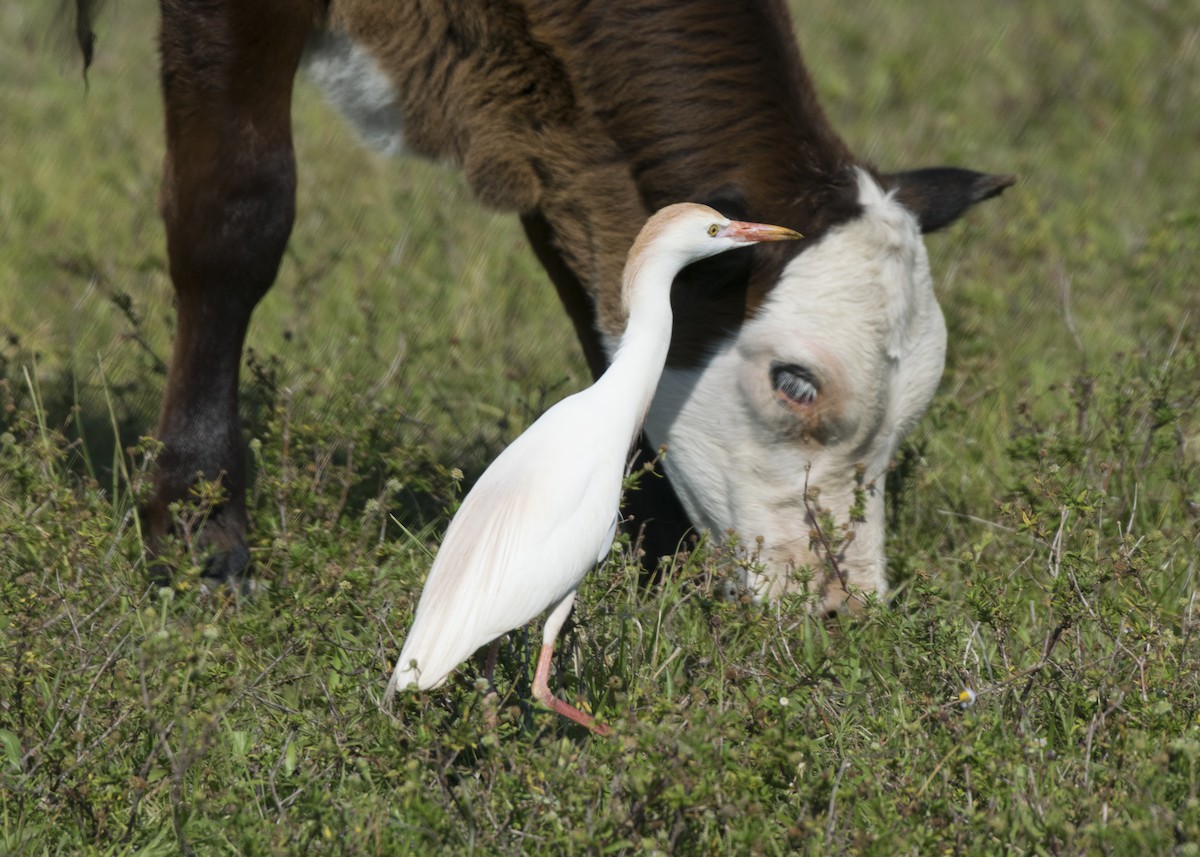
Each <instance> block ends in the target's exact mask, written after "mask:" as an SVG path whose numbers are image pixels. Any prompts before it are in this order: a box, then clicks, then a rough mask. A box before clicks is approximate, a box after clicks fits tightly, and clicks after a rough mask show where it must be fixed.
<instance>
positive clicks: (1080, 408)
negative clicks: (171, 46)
mask: <svg viewBox="0 0 1200 857" xmlns="http://www.w3.org/2000/svg"><path fill="white" fill-rule="evenodd" d="M55 5H56V4H53V3H49V4H42V3H34V2H32V0H18V2H15V3H12V2H10V3H8V4H6V5H5V6H4V7H3V8H2V9H0V45H2V47H0V334H2V339H0V853H4V854H28V855H59V854H61V855H75V854H84V853H88V854H100V855H103V854H144V855H155V854H176V853H179V852H180V851H181V850H187V849H192V850H194V852H195V853H197V854H360V853H362V854H367V853H370V854H405V853H452V854H467V853H479V854H493V853H505V854H508V853H544V854H559V853H566V854H623V853H624V854H643V853H645V854H653V853H662V854H674V853H678V854H696V855H702V854H703V855H706V854H718V853H731V854H736V853H764V854H782V853H786V852H791V851H797V852H801V853H811V854H828V853H839V852H841V853H851V852H864V853H878V854H932V853H1018V854H1026V853H1042V854H1085V853H1087V854H1091V853H1111V854H1129V853H1138V854H1195V853H1200V847H1198V843H1200V680H1198V678H1197V663H1198V662H1200V624H1198V623H1200V618H1198V617H1197V614H1196V609H1197V604H1196V598H1195V590H1196V588H1197V587H1196V580H1195V575H1196V570H1197V569H1196V563H1197V557H1198V556H1200V410H1198V408H1200V404H1198V399H1200V342H1198V337H1197V322H1198V321H1200V288H1197V286H1198V284H1197V271H1198V270H1200V238H1198V234H1200V195H1197V193H1196V187H1197V185H1196V177H1197V176H1200V149H1198V147H1197V145H1196V141H1197V140H1200V110H1198V109H1197V107H1196V105H1197V104H1200V29H1198V24H1197V22H1198V21H1200V15H1198V14H1197V7H1196V5H1195V3H1194V2H1192V0H1186V2H1179V3H1160V2H1151V1H1150V0H1145V2H1141V0H1139V2H1117V0H1082V2H1079V3H1075V4H1069V5H1061V6H1048V5H1046V4H1036V3H1028V2H1017V3H1006V4H974V5H973V6H972V7H971V8H970V9H969V10H968V9H967V8H965V7H964V6H962V5H961V4H955V3H951V2H948V0H933V2H932V3H926V4H922V5H920V6H919V7H912V8H909V9H907V10H901V9H898V8H894V7H893V6H892V5H888V4H874V5H871V6H870V9H869V13H868V12H867V10H865V9H864V8H862V7H860V6H858V5H853V6H852V5H851V4H844V3H839V2H833V0H819V2H814V3H806V4H805V9H804V14H803V17H802V18H800V20H802V22H803V24H802V30H801V36H802V46H803V48H804V50H805V53H806V57H807V60H808V62H809V64H810V67H811V69H812V72H813V74H814V77H815V79H816V82H817V85H818V87H819V89H820V90H821V92H822V94H823V96H824V98H825V101H826V105H827V108H828V110H829V112H830V115H831V118H832V119H833V121H834V122H835V124H836V125H837V126H838V128H839V129H841V130H842V132H843V133H844V134H845V135H846V137H847V139H848V140H849V142H850V143H851V145H852V146H853V147H854V148H856V149H857V150H859V151H862V152H864V153H866V154H868V155H869V156H870V157H872V158H874V159H876V160H878V161H879V162H881V163H883V164H886V165H889V166H918V165H926V164H932V163H939V162H952V163H960V164H965V165H970V166H974V167H976V168H980V169H989V170H994V171H1013V172H1017V173H1019V174H1020V175H1021V177H1022V181H1021V184H1020V185H1018V186H1017V187H1016V188H1014V189H1013V190H1011V191H1009V193H1008V194H1006V195H1005V196H1004V197H1003V198H1002V199H1000V200H999V201H996V202H992V203H989V204H988V205H986V206H985V207H983V208H981V209H979V210H978V211H976V212H973V213H972V214H970V215H969V216H968V217H967V218H966V219H965V221H964V222H962V223H960V224H958V225H956V226H954V227H953V228H951V229H950V230H949V231H948V232H947V233H946V234H944V235H937V236H931V237H930V239H929V242H928V243H929V247H930V252H931V255H932V262H933V266H934V271H935V277H936V280H937V283H938V289H939V294H940V297H941V300H942V303H943V307H944V309H945V312H946V316H947V321H948V324H949V327H950V331H951V333H950V354H949V362H948V366H947V370H946V377H945V379H944V381H943V384H942V387H941V394H940V395H939V397H938V399H937V400H936V401H935V403H934V406H933V408H932V410H931V413H930V415H929V416H928V417H927V418H926V419H925V420H924V422H923V423H922V424H921V426H920V428H919V429H918V431H917V433H916V434H915V435H914V436H913V437H912V438H911V439H910V440H909V442H908V443H906V445H905V447H904V450H903V454H902V455H901V456H899V457H898V460H897V469H896V473H894V474H893V478H892V479H891V481H890V483H889V489H890V490H891V491H892V493H893V497H892V500H893V506H892V508H891V509H890V511H889V518H890V526H891V534H890V539H891V542H890V563H891V566H892V578H893V580H894V581H895V583H896V586H897V592H896V596H895V598H894V600H893V601H892V602H891V603H890V604H888V605H878V604H876V605H871V606H870V607H868V609H866V610H865V611H864V612H863V614H862V615H859V616H855V617H840V618H837V619H834V620H831V621H823V620H818V619H815V618H813V617H810V616H808V615H807V614H806V612H805V609H804V605H803V604H802V603H800V602H799V601H798V600H793V601H785V602H783V603H781V604H776V605H771V606H767V607H758V606H753V605H748V604H740V603H730V602H728V601H725V600H722V599H721V598H720V597H718V595H717V593H718V591H719V565H718V562H717V557H715V556H713V555H712V553H713V552H710V551H709V550H708V549H706V548H703V547H702V548H701V549H700V550H698V551H696V552H695V553H693V554H692V555H691V556H690V557H689V558H688V559H687V561H686V563H685V564H684V565H683V567H682V568H680V569H679V570H678V573H677V574H676V575H675V576H674V577H673V578H672V580H671V581H670V582H668V583H665V584H663V585H662V586H661V587H655V588H650V589H639V587H638V586H637V583H636V577H637V575H636V572H635V570H634V567H633V565H632V564H631V563H630V561H629V560H628V558H627V556H626V555H625V554H622V555H620V556H619V557H616V558H614V561H612V562H611V563H609V564H608V565H607V566H605V567H604V568H603V569H602V570H600V571H598V572H597V573H596V574H594V575H593V576H592V577H591V578H589V580H588V582H587V583H586V584H585V586H584V589H583V590H582V593H581V597H580V602H579V605H578V607H577V612H576V620H577V622H576V624H574V625H573V627H572V628H571V629H570V630H569V631H568V633H567V634H566V635H565V636H564V639H563V640H562V641H561V643H562V646H561V649H560V651H561V653H562V657H561V658H560V671H559V674H558V678H557V683H558V686H559V689H560V692H562V693H563V694H564V695H565V696H567V697H568V698H577V699H580V700H583V701H584V702H585V703H587V704H590V705H592V706H593V708H594V709H595V710H596V711H597V713H598V714H599V715H600V717H601V718H602V719H604V720H605V721H607V722H609V723H610V724H612V726H613V727H614V731H615V733H616V735H617V737H616V738H615V739H613V740H601V739H595V738H592V737H591V736H589V735H587V734H584V733H582V732H581V731H580V730H578V729H576V728H574V727H569V726H567V725H566V724H565V723H563V722H560V721H559V720H558V719H556V718H555V717H553V716H552V715H550V714H548V713H547V712H545V711H543V710H540V709H538V708H534V707H530V706H529V705H527V704H526V703H525V702H524V701H523V700H524V698H525V694H526V693H527V688H528V682H529V679H530V674H531V669H532V664H531V663H530V657H531V654H532V653H533V651H534V649H535V647H536V644H537V634H536V633H535V634H533V635H525V634H523V633H516V634H513V635H511V636H510V637H509V638H508V640H507V643H506V644H505V647H504V650H503V653H502V657H501V666H500V669H499V675H498V684H499V687H500V691H501V697H500V699H499V700H498V701H497V700H495V699H494V698H493V699H489V698H488V697H486V696H485V695H484V694H483V693H481V692H480V690H479V688H478V686H477V684H476V677H477V675H478V671H477V667H475V666H468V667H465V668H464V669H463V670H461V671H460V673H459V674H458V678H456V679H454V680H452V681H451V683H450V685H449V686H448V687H447V688H444V689H441V690H439V691H436V692H432V693H428V694H418V695H411V696H406V697H405V698H404V699H403V700H402V702H401V704H400V705H399V706H398V709H397V712H396V717H395V718H394V719H393V718H389V717H388V716H386V715H384V714H383V713H381V712H380V711H379V710H378V708H377V703H378V699H379V696H380V694H381V692H382V689H383V686H384V682H385V680H386V675H387V672H388V670H389V669H390V667H391V661H392V659H393V658H394V657H395V656H396V654H397V653H398V651H399V642H400V638H401V637H402V636H403V633H404V631H405V629H406V626H407V622H408V620H409V617H410V616H411V611H412V608H413V605H414V603H415V599H416V597H417V595H418V593H419V591H420V584H421V581H422V578H423V575H424V573H425V571H426V570H427V568H428V564H429V558H430V554H431V551H433V550H434V549H435V547H436V543H437V539H438V535H439V533H440V532H441V530H442V529H443V527H444V525H445V521H446V518H447V515H448V513H449V512H450V511H451V510H452V509H453V505H454V503H455V502H456V500H457V498H458V497H459V496H460V493H461V487H460V481H461V479H462V473H465V474H466V479H468V480H469V479H470V478H471V476H472V475H473V474H476V473H478V472H479V470H480V469H481V468H482V467H483V466H484V465H485V464H486V462H487V461H488V460H489V459H490V458H491V457H492V456H493V455H494V454H495V453H496V452H497V450H499V449H500V448H502V446H503V445H504V444H505V443H506V442H508V441H509V440H511V439H512V438H513V437H514V436H515V435H516V434H517V432H519V431H520V429H521V428H522V427H523V426H524V425H526V424H527V423H528V422H529V421H530V419H531V418H533V417H534V416H535V415H536V414H537V413H539V412H540V411H541V410H542V409H544V408H545V407H546V406H547V405H548V404H549V403H550V402H552V401H553V400H554V399H556V398H557V397H559V396H561V395H563V394H565V393H566V392H568V391H569V390H571V389H575V388H577V387H579V386H581V385H582V384H583V383H585V378H586V373H585V370H584V367H583V362H582V358H581V356H580V353H579V350H578V347H577V346H576V345H575V343H574V341H573V336H572V333H571V330H570V326H569V324H568V323H567V321H566V318H565V316H564V315H563V314H562V313H561V311H560V310H559V309H558V306H557V304H556V299H555V297H554V293H553V289H552V288H551V286H550V285H549V283H548V282H547V281H546V279H545V278H544V276H543V275H542V274H541V272H540V270H539V269H538V267H537V265H536V263H535V261H534V260H533V258H532V256H531V254H530V253H529V251H528V250H527V249H526V248H525V247H524V246H523V239H522V237H521V234H520V228H519V226H518V224H517V223H516V222H515V220H514V219H512V218H510V217H504V216H497V215H491V214H488V213H486V212H484V211H482V210H480V209H479V208H478V206H476V205H475V204H474V203H472V202H471V201H470V198H469V194H468V192H467V191H466V190H465V187H464V185H463V182H462V180H461V177H460V176H459V175H458V174H456V173H454V172H452V171H448V170H444V169H441V168H438V167H434V166H431V165H428V164H423V163H415V162H410V161H403V162H388V161H384V160H381V159H379V158H377V157H375V156H373V155H371V154H369V153H366V152H364V151H363V150H362V149H361V148H359V147H358V146H357V145H355V144H354V142H353V141H352V139H351V136H350V133H349V131H348V130H347V129H346V128H345V126H344V125H343V124H342V123H341V122H340V120H338V119H337V118H335V117H334V116H333V114H332V113H331V112H330V111H329V110H328V109H327V108H326V107H325V106H324V105H323V104H322V103H320V101H319V99H318V98H317V96H316V95H315V93H314V92H313V91H312V90H311V89H310V88H309V87H307V86H305V85H301V86H300V87H299V90H298V94H297V123H296V124H297V145H298V150H299V159H300V169H301V181H302V186H301V192H300V209H299V210H300V213H299V217H298V222H297V225H296V230H295V234H294V237H293V240H292V244H291V249H290V250H289V252H288V255H287V257H286V259H285V261H284V265H283V270H282V271H281V274H280V279H279V283H278V285H277V287H276V289H275V290H274V291H273V293H272V294H271V296H270V297H269V298H268V299H267V300H266V302H265V303H264V305H263V306H262V308H261V310H260V311H259V314H258V315H257V317H256V321H255V329H254V331H253V335H252V340H253V353H252V354H251V355H250V356H248V359H247V369H246V372H245V377H246V388H247V395H246V403H245V404H246V407H245V421H246V432H247V437H248V438H250V439H251V455H252V456H253V459H254V462H255V467H256V477H255V481H254V486H253V489H252V495H251V506H252V516H253V544H252V549H253V554H254V559H255V564H256V568H257V570H258V575H259V579H260V580H261V581H262V582H263V584H264V585H263V587H262V588H261V589H260V591H259V592H258V594H257V595H256V597H254V598H253V599H252V600H250V601H248V602H243V603H237V602H235V601H233V600H231V599H230V598H228V597H227V596H224V595H218V596H215V597H214V596H204V595H202V594H201V593H200V592H199V585H198V583H199V579H198V574H199V566H198V563H199V560H198V558H197V557H193V556H191V555H190V554H189V552H188V549H187V546H186V543H181V544H180V545H179V547H178V554H177V556H176V557H175V559H176V561H177V563H178V566H179V568H180V569H181V572H180V575H179V577H178V579H176V580H175V581H174V582H173V584H172V586H171V587H169V588H164V589H162V590H158V589H153V588H151V587H150V586H149V584H148V582H147V581H148V576H147V570H146V567H145V563H144V560H143V558H142V552H141V545H140V540H139V533H138V529H137V526H138V525H137V519H136V516H135V514H134V509H135V508H136V505H137V502H138V498H139V497H140V496H142V494H143V493H144V492H145V491H146V490H147V474H148V467H149V461H150V460H151V459H152V457H153V453H154V444H153V443H152V442H150V441H146V440H141V439H140V438H142V436H144V435H146V434H149V433H150V432H151V431H152V429H153V421H154V410H155V408H156V406H157V400H158V397H159V395H160V393H161V389H162V384H163V376H162V364H163V361H164V360H165V359H166V358H167V355H168V353H169V343H170V330H171V324H172V321H171V319H172V310H171V303H170V286H169V283H168V281H167V278H166V274H165V258H164V252H165V251H164V248H163V238H162V229H161V226H160V225H159V223H158V221H157V218H156V215H155V195H156V185H157V177H158V170H159V162H160V159H161V146H162V142H161V135H160V131H159V123H160V114H159V109H160V108H159V106H158V101H157V83H156V66H155V57H154V40H153V28H154V14H155V13H154V9H153V8H152V6H151V4H147V3H142V2H128V0H127V2H122V3H112V4H109V8H108V9H107V10H106V13H105V16H104V17H103V18H102V20H101V27H100V42H99V54H98V62H97V65H96V66H95V68H94V70H93V71H92V73H91V80H90V90H89V91H87V92H86V94H85V90H84V87H83V84H82V81H81V80H80V78H79V75H78V73H77V61H76V58H75V56H74V54H73V53H71V51H70V49H69V48H68V47H67V45H66V40H65V37H64V39H63V41H62V43H61V44H60V43H58V42H56V38H57V35H56V31H55V30H54V29H53V28H52V26H51V21H50V18H49V14H50V11H51V7H54V6H55ZM42 6H46V7H48V8H47V9H45V10H43V9H42V8H41V7H42ZM285 439H286V442H285ZM212 499H213V498H212V497H211V496H203V495H201V496H198V497H197V503H196V506H195V508H193V509H187V510H183V511H182V515H183V517H184V523H185V525H188V526H191V525H194V524H196V523H198V522H199V520H200V519H202V516H203V513H204V509H205V505H206V504H207V503H211V501H212ZM625 553H627V546H626V551H625ZM493 722H494V723H497V724H498V726H496V727H495V728H493V726H492V725H491V724H492V723H493Z"/></svg>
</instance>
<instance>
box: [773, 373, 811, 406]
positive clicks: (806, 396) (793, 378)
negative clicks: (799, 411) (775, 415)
mask: <svg viewBox="0 0 1200 857" xmlns="http://www.w3.org/2000/svg"><path fill="white" fill-rule="evenodd" d="M771 389H773V390H774V391H775V395H776V396H778V397H779V399H780V401H781V402H782V403H784V404H793V405H811V404H812V403H813V402H815V401H816V400H817V395H818V394H819V393H820V392H821V387H820V385H819V384H818V383H817V379H816V377H815V376H814V375H813V373H812V372H810V371H808V370H807V369H805V368H804V367H803V366H797V365H796V364H794V363H776V364H775V365H773V366H772V367H771Z"/></svg>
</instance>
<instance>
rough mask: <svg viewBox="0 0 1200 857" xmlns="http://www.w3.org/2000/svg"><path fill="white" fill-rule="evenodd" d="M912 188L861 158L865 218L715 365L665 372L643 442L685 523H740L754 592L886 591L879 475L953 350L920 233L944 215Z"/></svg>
mask: <svg viewBox="0 0 1200 857" xmlns="http://www.w3.org/2000/svg"><path fill="white" fill-rule="evenodd" d="M1009 181H1011V180H1007V181H1005V182H1004V183H1003V184H1002V185H1000V186H999V187H997V188H996V189H995V190H994V191H993V192H999V190H1000V189H1002V187H1003V186H1006V185H1007V183H1009ZM905 193H908V194H909V196H910V198H912V199H918V196H917V195H914V192H913V191H908V190H906V189H904V188H899V189H897V190H895V191H893V192H885V191H884V190H883V188H882V187H881V186H880V185H879V184H878V183H877V182H876V180H875V179H873V178H872V177H871V176H870V175H868V174H867V173H866V172H865V171H862V170H858V171H857V196H858V213H857V215H856V216H854V217H851V218H849V219H847V220H845V221H843V222H841V223H840V224H838V225H836V226H833V227H832V228H830V229H829V230H828V231H826V232H825V233H824V234H823V235H822V236H821V237H820V238H819V239H818V240H817V241H816V242H815V243H813V244H812V245H811V246H809V247H808V248H806V249H805V250H804V252H801V253H799V254H798V255H796V256H794V258H792V259H791V260H790V261H788V262H787V264H786V265H785V266H784V268H783V270H782V275H781V276H780V278H779V280H778V282H777V283H776V284H775V285H774V287H773V288H772V289H771V291H770V293H769V295H768V296H767V297H766V299H765V300H764V302H763V303H762V304H761V306H759V308H758V309H757V311H756V312H755V313H754V315H753V317H751V318H749V319H748V320H747V321H746V322H745V323H744V324H742V325H741V326H740V327H739V328H738V329H737V330H736V331H735V332H733V333H731V334H730V335H729V336H727V337H726V338H725V339H724V340H723V341H722V342H721V343H720V344H719V345H718V346H717V347H716V348H715V349H714V350H713V351H712V352H711V356H710V357H709V358H708V359H707V360H706V361H704V362H702V363H700V364H698V365H694V366H689V367H687V368H679V367H668V369H667V371H666V372H665V374H664V375H663V378H662V381H661V382H660V385H659V388H658V393H657V396H656V398H655V400H654V404H653V406H652V408H651V412H650V415H649V418H648V420H647V423H646V431H647V433H648V435H649V438H650V440H651V442H652V443H653V444H654V445H656V446H657V445H661V444H665V445H666V446H667V449H668V453H667V457H666V471H667V474H668V475H669V476H670V478H671V483H672V485H673V486H674V488H675V491H676V493H677V495H678V496H679V498H680V500H681V501H682V502H683V505H684V507H685V508H686V510H687V512H688V514H689V516H690V518H691V520H692V522H693V523H694V524H695V525H696V526H697V527H699V528H702V529H708V530H710V531H711V532H712V533H714V534H716V535H718V536H722V535H723V534H725V533H727V532H728V531H736V533H737V534H738V539H739V544H740V545H741V550H742V551H744V552H745V555H744V557H743V558H744V560H745V562H744V563H742V567H743V568H744V569H745V572H744V577H745V583H746V584H747V585H748V586H749V588H750V589H751V590H752V591H753V592H754V593H755V595H756V596H757V597H774V596H778V595H780V594H782V593H784V592H789V591H795V590H797V589H798V588H801V587H803V586H808V587H810V590H811V591H813V592H815V593H816V594H817V597H818V605H819V607H821V608H824V609H833V608H836V607H838V606H840V605H841V604H843V603H844V602H845V601H846V599H847V597H848V593H847V590H849V593H850V594H853V593H860V594H870V593H880V594H882V593H883V592H884V591H885V590H886V577H885V565H886V564H885V555H884V510H883V497H884V479H885V477H886V475H887V470H888V464H889V461H890V459H891V457H892V455H893V453H894V452H895V450H896V447H897V445H898V444H899V442H900V440H901V439H902V438H903V437H904V436H905V434H906V433H907V432H908V431H909V430H911V429H912V427H913V426H914V425H915V424H916V422H917V420H918V419H919V418H920V417H921V415H922V414H923V413H924V412H925V410H926V408H927V407H928V405H929V402H930V400H931V399H932V397H933V394H934V391H935V390H936V388H937V385H938V381H939V379H940V377H941V373H942V366H943V360H944V357H945V351H946V328H945V324H944V322H943V319H942V313H941V310H940V308H939V307H938V304H937V300H936V298H935V296H934V292H933V284H932V280H931V278H930V272H929V261H928V257H927V255H926V251H925V245H924V241H923V239H922V220H925V221H927V222H928V221H931V220H935V219H937V218H939V217H942V216H943V215H939V214H938V213H937V211H934V212H933V213H932V214H930V213H929V210H927V209H918V210H917V211H914V210H913V208H910V207H909V206H908V205H905V204H902V203H901V201H900V199H901V198H903V197H904V195H905ZM989 195H990V194H989ZM968 204H969V203H968ZM965 207H966V206H965V205H963V206H962V208H965ZM960 211H961V209H960ZM953 216H957V213H954V215H953ZM950 219H953V218H952V217H951V218H950ZM946 222H948V220H947V221H946ZM941 225H943V222H940V221H939V222H936V223H932V224H931V225H927V229H926V231H928V229H929V228H937V227H938V226H941Z"/></svg>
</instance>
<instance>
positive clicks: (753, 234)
mask: <svg viewBox="0 0 1200 857" xmlns="http://www.w3.org/2000/svg"><path fill="white" fill-rule="evenodd" d="M720 234H721V235H723V236H724V237H726V238H732V239H733V240H735V241H743V242H745V243H746V244H754V243H756V242H759V241H795V240H796V239H797V238H803V237H804V236H803V235H801V234H800V233H799V232H796V231H794V230H792V229H788V228H787V227H785V226H770V225H768V224H766V223H746V222H744V221H741V220H731V221H729V225H728V226H726V227H725V228H724V229H722V230H721V232H720Z"/></svg>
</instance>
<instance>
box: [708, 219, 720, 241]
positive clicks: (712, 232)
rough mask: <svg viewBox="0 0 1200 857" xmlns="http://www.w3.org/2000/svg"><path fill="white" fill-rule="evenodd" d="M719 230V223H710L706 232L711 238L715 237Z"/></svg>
mask: <svg viewBox="0 0 1200 857" xmlns="http://www.w3.org/2000/svg"><path fill="white" fill-rule="evenodd" d="M720 231H721V226H720V224H717V223H714V224H712V226H710V227H708V234H709V235H710V236H711V237H713V238H716V237H717V233H718V232H720Z"/></svg>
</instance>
